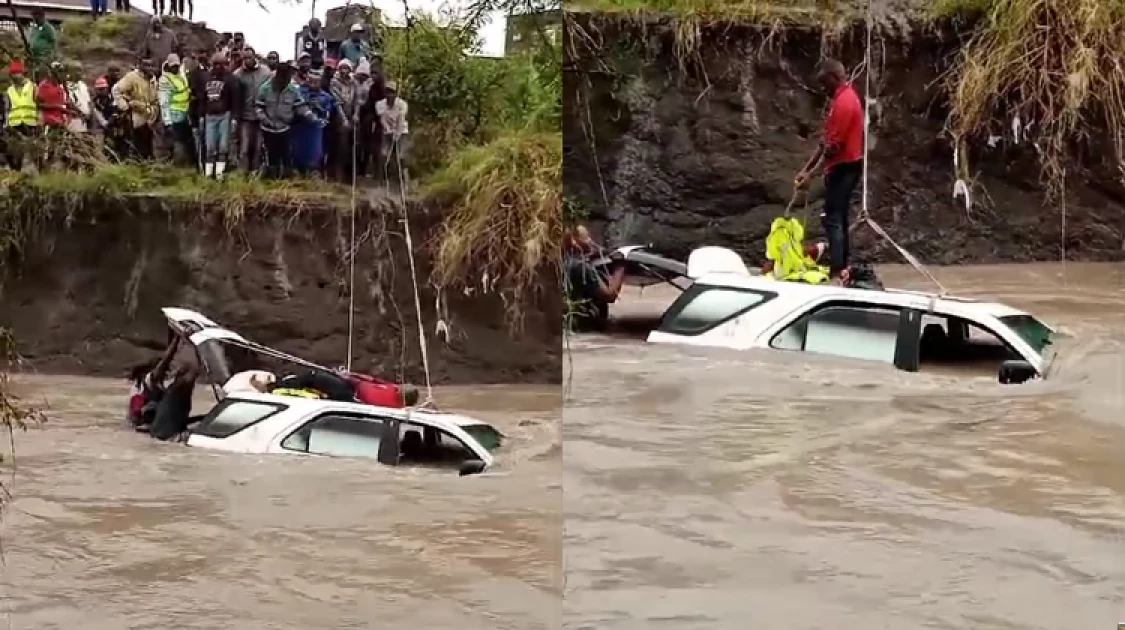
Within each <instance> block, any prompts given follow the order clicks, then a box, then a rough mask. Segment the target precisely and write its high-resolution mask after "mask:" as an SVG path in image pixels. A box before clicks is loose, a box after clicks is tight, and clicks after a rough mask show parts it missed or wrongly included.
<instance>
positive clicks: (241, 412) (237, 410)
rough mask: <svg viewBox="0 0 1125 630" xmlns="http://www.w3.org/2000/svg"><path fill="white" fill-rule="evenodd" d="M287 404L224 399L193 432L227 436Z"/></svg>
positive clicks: (257, 421) (207, 435) (253, 423)
mask: <svg viewBox="0 0 1125 630" xmlns="http://www.w3.org/2000/svg"><path fill="white" fill-rule="evenodd" d="M284 409H285V405H281V404H277V403H266V402H258V401H252V400H229V399H228V400H224V401H223V402H221V403H219V404H218V405H217V406H216V407H215V408H214V409H212V410H211V413H209V414H207V417H206V418H204V419H203V422H201V423H199V428H197V429H196V430H195V431H193V433H195V434H197V435H203V436H206V437H212V438H220V439H221V438H226V437H230V436H232V435H234V434H235V433H238V432H239V431H242V430H243V429H245V428H247V427H250V426H253V425H255V424H257V423H259V422H261V421H262V420H265V419H266V418H268V417H270V416H272V415H274V414H276V413H278V412H280V411H283V410H284Z"/></svg>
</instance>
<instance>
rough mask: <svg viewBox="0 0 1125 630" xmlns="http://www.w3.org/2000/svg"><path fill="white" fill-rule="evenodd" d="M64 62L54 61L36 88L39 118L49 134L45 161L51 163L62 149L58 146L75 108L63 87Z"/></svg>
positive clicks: (45, 131) (47, 134)
mask: <svg viewBox="0 0 1125 630" xmlns="http://www.w3.org/2000/svg"><path fill="white" fill-rule="evenodd" d="M64 81H65V77H64V76H63V66H62V63H60V62H58V61H52V62H51V65H50V68H49V71H48V73H47V76H46V78H44V79H43V80H42V81H40V82H39V86H38V87H37V88H36V90H35V102H36V104H37V105H39V119H40V121H41V122H42V124H43V131H44V133H45V134H46V136H47V150H46V152H45V155H44V162H45V163H50V162H51V161H52V160H54V159H55V158H56V157H57V155H56V154H57V153H58V152H59V151H60V147H59V146H58V143H59V141H60V140H61V136H62V134H63V132H65V131H66V123H67V119H68V118H69V116H70V115H71V113H72V110H74V106H73V105H72V104H70V103H69V102H68V100H67V96H66V88H64V87H63V83H64Z"/></svg>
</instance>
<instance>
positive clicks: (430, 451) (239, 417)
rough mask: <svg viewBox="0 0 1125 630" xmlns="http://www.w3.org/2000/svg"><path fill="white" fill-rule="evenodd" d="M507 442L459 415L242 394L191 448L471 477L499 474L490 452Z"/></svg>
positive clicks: (198, 433)
mask: <svg viewBox="0 0 1125 630" xmlns="http://www.w3.org/2000/svg"><path fill="white" fill-rule="evenodd" d="M412 434H413V435H412ZM501 440H502V436H501V434H500V432H499V431H497V430H496V429H495V428H493V427H492V426H491V425H489V424H488V423H485V422H482V421H480V420H475V419H473V418H468V417H465V416H459V415H455V414H449V413H438V412H434V411H429V410H425V409H390V408H384V407H375V406H373V405H364V404H359V403H346V402H335V401H330V400H319V399H314V398H299V397H293V396H277V395H273V394H242V393H239V394H235V395H230V396H227V397H226V398H224V399H223V401H222V402H220V403H219V404H218V405H216V406H215V408H214V409H212V410H211V411H210V413H208V414H207V415H206V417H204V418H203V420H202V421H200V423H199V424H198V425H197V426H196V427H194V428H193V429H192V430H191V432H190V434H189V436H188V440H187V444H188V446H194V447H198V448H207V449H212V450H217V451H227V452H232V453H291V454H303V455H325V456H334V457H367V458H371V459H375V460H377V461H379V462H380V463H382V464H386V465H389V466H397V465H399V464H403V463H418V464H425V463H445V464H448V465H450V466H452V467H455V468H457V469H459V471H460V474H462V475H468V474H475V473H478V472H482V471H484V470H487V469H489V468H491V467H492V465H493V462H494V460H493V456H492V453H491V451H492V450H494V449H495V448H497V447H498V446H499V445H500V442H501Z"/></svg>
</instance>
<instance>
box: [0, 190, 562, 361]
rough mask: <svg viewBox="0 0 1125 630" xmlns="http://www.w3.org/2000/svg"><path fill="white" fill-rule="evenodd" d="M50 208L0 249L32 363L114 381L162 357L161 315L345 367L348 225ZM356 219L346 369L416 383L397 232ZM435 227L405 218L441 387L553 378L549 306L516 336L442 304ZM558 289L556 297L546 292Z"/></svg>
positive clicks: (405, 272)
mask: <svg viewBox="0 0 1125 630" xmlns="http://www.w3.org/2000/svg"><path fill="white" fill-rule="evenodd" d="M48 210H49V211H48V213H47V217H46V219H43V220H39V221H37V222H36V223H35V224H34V225H33V226H32V227H33V231H32V233H31V235H30V236H29V237H28V238H27V240H26V246H25V247H24V249H23V251H22V253H20V254H18V255H17V253H16V252H14V251H10V252H8V258H7V264H6V265H5V268H4V280H3V290H2V293H0V326H9V327H11V328H12V329H13V330H14V332H15V334H16V337H17V339H18V341H19V349H20V352H21V353H22V355H23V356H24V358H25V359H26V360H27V366H26V367H27V368H29V369H34V370H40V371H48V372H68V373H81V374H93V375H115V376H116V375H120V374H121V373H122V371H123V370H124V369H125V368H127V367H128V366H130V365H133V364H136V363H139V362H141V361H144V360H147V359H149V358H152V357H153V356H154V354H156V353H159V352H160V351H161V349H162V347H163V345H164V342H165V335H166V328H165V322H164V319H163V316H162V315H161V312H160V308H161V307H163V306H183V307H187V308H192V309H196V310H199V311H201V312H202V313H204V314H205V315H207V316H209V317H211V318H212V319H214V320H216V321H218V322H219V323H220V324H223V325H225V326H229V327H231V328H233V329H234V330H236V331H239V332H241V333H243V334H244V335H246V336H247V337H249V338H250V339H252V340H254V341H257V342H259V343H264V344H266V345H270V346H274V347H276V348H279V349H282V350H284V351H286V352H289V353H292V354H296V355H298V356H302V357H305V358H307V359H310V360H313V361H317V362H320V363H322V364H325V365H330V366H335V365H342V364H343V363H344V361H345V357H346V355H347V338H348V263H347V259H346V252H347V251H348V244H349V237H348V235H349V224H348V221H347V218H346V215H344V214H341V213H340V212H338V211H335V210H332V209H327V208H316V207H310V208H307V209H305V210H303V211H302V212H300V213H294V212H293V211H292V209H278V208H272V209H271V208H260V209H256V210H255V211H253V212H252V213H251V214H250V215H249V216H247V217H245V218H244V219H243V220H242V221H241V222H240V223H239V224H238V225H237V227H234V228H230V227H228V226H226V225H224V224H223V222H222V220H221V218H220V217H221V213H220V212H217V211H216V212H209V211H208V209H205V208H195V209H186V210H185V209H183V208H179V209H177V210H172V209H170V208H169V207H168V205H167V203H166V202H165V201H162V200H160V199H153V198H145V197H137V198H131V199H129V200H127V201H126V202H121V201H115V202H112V203H105V204H103V205H102V207H92V206H91V205H90V204H86V205H80V206H77V207H71V208H70V209H63V208H58V209H48ZM52 210H57V211H52ZM211 215H215V217H216V218H213V219H209V218H208V217H209V216H211ZM359 216H360V217H361V219H360V220H359V221H358V224H359V225H358V228H357V233H358V239H357V243H358V246H357V250H358V252H359V253H358V256H357V262H356V281H355V283H356V300H355V361H354V367H355V369H357V370H362V371H371V372H373V373H376V374H383V375H385V376H389V377H398V378H402V377H404V378H405V379H406V380H408V381H410V382H414V383H421V382H422V373H421V362H420V354H419V350H418V348H419V342H418V333H417V326H416V325H415V321H416V318H415V309H414V298H413V292H412V288H411V286H412V285H411V281H410V269H409V259H408V257H407V255H406V248H405V244H404V239H403V237H402V225H401V223H400V222H399V218H398V216H397V215H396V214H394V213H392V212H388V211H386V209H385V208H384V209H383V210H371V209H369V210H366V211H364V213H363V214H361V215H359ZM439 219H440V217H438V216H436V215H434V214H424V213H423V211H422V210H421V209H418V208H416V209H412V210H411V215H410V220H411V226H412V228H413V229H412V233H413V234H414V242H415V248H416V249H418V250H420V251H419V255H418V256H417V257H416V260H417V262H418V264H419V269H418V272H419V275H420V278H421V284H422V289H423V293H422V307H423V311H424V312H423V317H424V319H423V321H424V324H425V332H426V335H427V337H428V338H429V340H430V344H429V348H430V362H431V366H432V369H433V376H434V379H435V382H438V383H490V382H493V383H499V382H507V383H512V382H520V383H555V382H558V381H559V379H560V376H561V370H560V351H561V338H560V334H561V320H560V318H559V317H558V316H557V315H555V314H556V313H559V312H561V304H560V303H559V300H558V299H557V298H556V299H555V302H554V303H552V304H545V305H539V306H541V308H540V309H538V311H537V312H533V313H529V315H528V317H527V320H526V325H525V328H524V332H523V334H522V335H519V336H518V338H514V337H513V336H512V335H510V334H509V332H508V330H507V328H506V325H505V323H504V320H503V315H504V311H503V305H502V302H501V300H500V299H499V298H498V297H497V296H496V295H481V294H480V293H479V292H477V293H474V294H470V295H466V294H464V292H459V293H457V294H448V293H447V294H446V295H444V296H442V297H443V299H442V300H441V301H440V302H439V300H438V295H437V293H436V292H435V291H434V290H433V288H432V287H430V286H429V282H428V280H427V278H428V277H429V268H428V263H427V259H428V255H427V254H426V252H424V251H421V250H422V248H423V244H424V242H425V241H426V239H427V237H428V235H429V234H430V233H432V231H433V229H434V228H435V227H436V226H437V224H438V221H439ZM9 227H10V226H9ZM554 282H555V283H556V285H557V281H554ZM559 294H560V290H559V289H558V288H557V286H556V287H554V288H551V287H548V288H547V290H545V291H543V295H545V296H547V297H548V298H551V297H555V296H558V295H559ZM435 309H440V310H441V313H440V316H439V315H438V313H436V312H435ZM439 319H443V320H444V321H445V322H446V323H447V324H448V326H449V329H450V334H449V339H448V341H446V340H445V339H443V338H442V337H440V336H437V335H435V329H436V324H437V321H438V320H439Z"/></svg>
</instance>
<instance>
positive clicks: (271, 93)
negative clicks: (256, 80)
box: [254, 63, 314, 179]
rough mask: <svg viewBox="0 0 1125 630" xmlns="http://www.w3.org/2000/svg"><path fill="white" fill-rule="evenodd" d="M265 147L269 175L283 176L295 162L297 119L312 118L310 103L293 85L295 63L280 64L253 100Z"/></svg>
mask: <svg viewBox="0 0 1125 630" xmlns="http://www.w3.org/2000/svg"><path fill="white" fill-rule="evenodd" d="M254 107H255V109H256V110H257V112H258V121H259V124H260V125H261V129H262V141H263V143H264V144H265V147H266V177H267V178H270V179H280V178H282V177H284V176H285V175H286V174H287V172H288V170H289V167H290V164H291V163H292V146H291V141H290V137H291V134H292V129H293V124H294V123H295V122H297V121H298V120H310V121H311V120H313V119H314V117H313V115H312V113H311V112H310V111H309V107H308V104H307V103H305V100H304V99H303V98H301V94H300V92H298V90H297V86H295V85H293V66H291V65H289V64H288V63H281V64H278V66H277V69H276V70H275V71H274V73H273V77H272V78H271V79H270V80H269V81H266V82H265V83H264V84H262V87H261V88H260V89H259V90H258V99H257V101H255V103H254Z"/></svg>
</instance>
